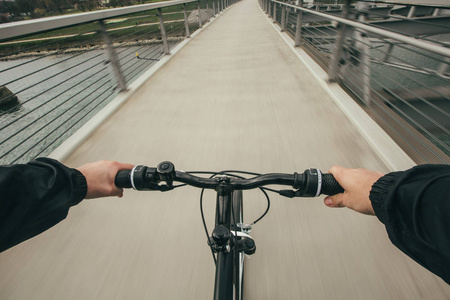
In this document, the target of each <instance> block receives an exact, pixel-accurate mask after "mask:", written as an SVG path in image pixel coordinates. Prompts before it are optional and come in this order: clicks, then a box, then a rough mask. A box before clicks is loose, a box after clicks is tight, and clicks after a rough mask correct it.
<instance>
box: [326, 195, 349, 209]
mask: <svg viewBox="0 0 450 300" xmlns="http://www.w3.org/2000/svg"><path fill="white" fill-rule="evenodd" d="M324 203H325V205H326V206H328V207H345V205H344V194H337V195H333V196H328V197H326V198H325V199H324Z"/></svg>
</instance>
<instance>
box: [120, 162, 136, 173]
mask: <svg viewBox="0 0 450 300" xmlns="http://www.w3.org/2000/svg"><path fill="white" fill-rule="evenodd" d="M118 167H119V171H120V170H128V169H133V168H134V167H135V165H132V164H125V163H119V165H118Z"/></svg>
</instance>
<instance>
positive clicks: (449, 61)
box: [437, 57, 450, 75]
mask: <svg viewBox="0 0 450 300" xmlns="http://www.w3.org/2000/svg"><path fill="white" fill-rule="evenodd" d="M449 65H450V57H446V58H445V59H444V61H443V62H441V63H440V64H439V66H438V68H437V73H438V74H440V75H444V74H445V73H446V72H447V70H448V69H449V68H450V66H449Z"/></svg>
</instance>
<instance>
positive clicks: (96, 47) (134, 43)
mask: <svg viewBox="0 0 450 300" xmlns="http://www.w3.org/2000/svg"><path fill="white" fill-rule="evenodd" d="M184 38H185V37H184V36H174V37H168V38H167V41H168V42H178V41H182V40H183V39H184ZM156 44H161V45H162V40H161V39H148V40H137V41H124V42H117V43H113V47H114V48H121V47H135V46H147V45H156ZM105 48H106V45H104V44H103V43H102V44H98V45H89V46H87V45H84V46H80V47H72V48H67V49H63V50H38V51H27V52H21V53H15V54H11V55H6V56H3V57H0V61H10V60H16V59H22V58H28V57H38V56H49V55H59V54H72V53H79V52H87V51H92V50H101V49H105Z"/></svg>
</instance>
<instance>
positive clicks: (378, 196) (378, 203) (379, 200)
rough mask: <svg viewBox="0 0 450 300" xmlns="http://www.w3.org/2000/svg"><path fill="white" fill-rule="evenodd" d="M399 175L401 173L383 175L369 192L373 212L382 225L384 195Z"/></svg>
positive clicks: (384, 220) (384, 206)
mask: <svg viewBox="0 0 450 300" xmlns="http://www.w3.org/2000/svg"><path fill="white" fill-rule="evenodd" d="M401 173H402V172H392V173H389V174H386V175H384V176H383V177H381V178H380V179H378V180H377V181H376V182H375V183H374V184H373V185H372V189H371V190H370V195H369V198H370V201H371V202H372V207H373V210H374V211H375V215H376V216H377V218H378V219H379V220H380V221H381V222H382V223H383V224H386V223H385V222H386V205H385V201H386V195H387V193H388V190H389V189H390V188H391V187H392V184H393V182H394V181H395V180H396V179H397V177H398V176H399V175H400V174H401Z"/></svg>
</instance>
